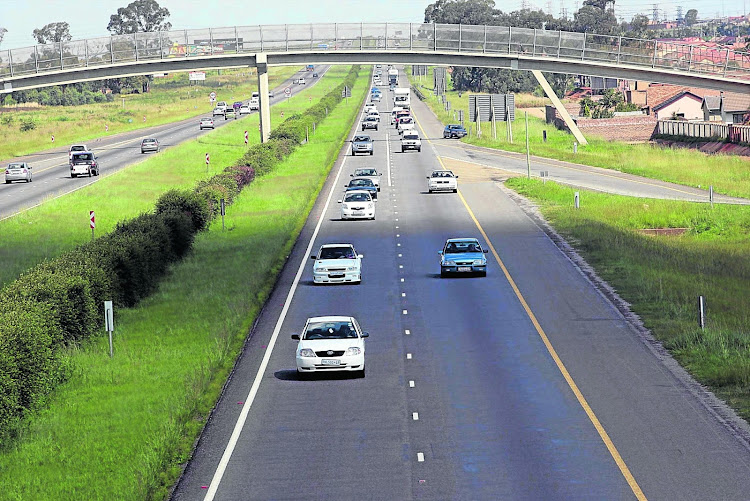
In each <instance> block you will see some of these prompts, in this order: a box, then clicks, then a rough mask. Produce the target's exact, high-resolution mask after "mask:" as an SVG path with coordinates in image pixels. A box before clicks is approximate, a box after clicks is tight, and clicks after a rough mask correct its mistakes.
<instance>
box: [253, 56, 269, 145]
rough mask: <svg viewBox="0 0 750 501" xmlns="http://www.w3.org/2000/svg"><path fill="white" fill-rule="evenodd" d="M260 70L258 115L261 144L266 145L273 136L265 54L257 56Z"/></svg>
mask: <svg viewBox="0 0 750 501" xmlns="http://www.w3.org/2000/svg"><path fill="white" fill-rule="evenodd" d="M255 64H256V68H257V69H258V94H260V96H259V97H258V107H259V108H260V109H259V110H258V115H260V142H261V143H265V142H266V141H268V137H269V135H270V134H271V99H270V98H269V97H268V59H267V58H266V55H265V54H256V55H255Z"/></svg>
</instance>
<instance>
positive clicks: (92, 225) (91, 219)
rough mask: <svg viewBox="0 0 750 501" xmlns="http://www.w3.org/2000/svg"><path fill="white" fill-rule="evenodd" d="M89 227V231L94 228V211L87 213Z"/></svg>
mask: <svg viewBox="0 0 750 501" xmlns="http://www.w3.org/2000/svg"><path fill="white" fill-rule="evenodd" d="M89 226H91V229H92V230H93V229H94V228H96V217H95V216H94V211H92V210H90V211H89Z"/></svg>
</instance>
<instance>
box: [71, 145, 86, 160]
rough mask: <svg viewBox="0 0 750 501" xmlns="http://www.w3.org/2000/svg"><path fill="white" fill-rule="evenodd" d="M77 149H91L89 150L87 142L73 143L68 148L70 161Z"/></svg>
mask: <svg viewBox="0 0 750 501" xmlns="http://www.w3.org/2000/svg"><path fill="white" fill-rule="evenodd" d="M76 151H91V150H89V147H88V146H86V145H85V144H74V145H71V147H70V148H68V161H70V159H71V158H73V153H75V152H76Z"/></svg>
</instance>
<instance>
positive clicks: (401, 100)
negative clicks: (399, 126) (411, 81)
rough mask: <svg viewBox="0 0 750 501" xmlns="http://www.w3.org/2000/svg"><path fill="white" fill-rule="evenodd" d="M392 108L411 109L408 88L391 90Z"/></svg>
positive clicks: (409, 90)
mask: <svg viewBox="0 0 750 501" xmlns="http://www.w3.org/2000/svg"><path fill="white" fill-rule="evenodd" d="M393 106H401V107H402V108H406V109H408V108H410V107H411V89H409V88H408V87H396V88H395V89H393Z"/></svg>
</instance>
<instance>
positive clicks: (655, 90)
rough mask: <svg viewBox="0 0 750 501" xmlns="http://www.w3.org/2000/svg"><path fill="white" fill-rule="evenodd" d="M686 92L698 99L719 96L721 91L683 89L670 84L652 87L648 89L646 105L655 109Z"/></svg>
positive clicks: (693, 88) (697, 88) (694, 88)
mask: <svg viewBox="0 0 750 501" xmlns="http://www.w3.org/2000/svg"><path fill="white" fill-rule="evenodd" d="M685 92H690V93H691V94H694V95H696V96H697V97H706V96H718V95H719V91H716V90H712V89H702V88H700V87H683V86H680V85H669V84H662V85H651V86H649V88H648V89H646V105H647V106H649V107H651V108H652V109H653V108H654V107H656V106H659V105H660V104H662V103H664V102H665V101H668V100H670V99H672V98H673V97H675V96H677V95H679V94H683V93H685Z"/></svg>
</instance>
